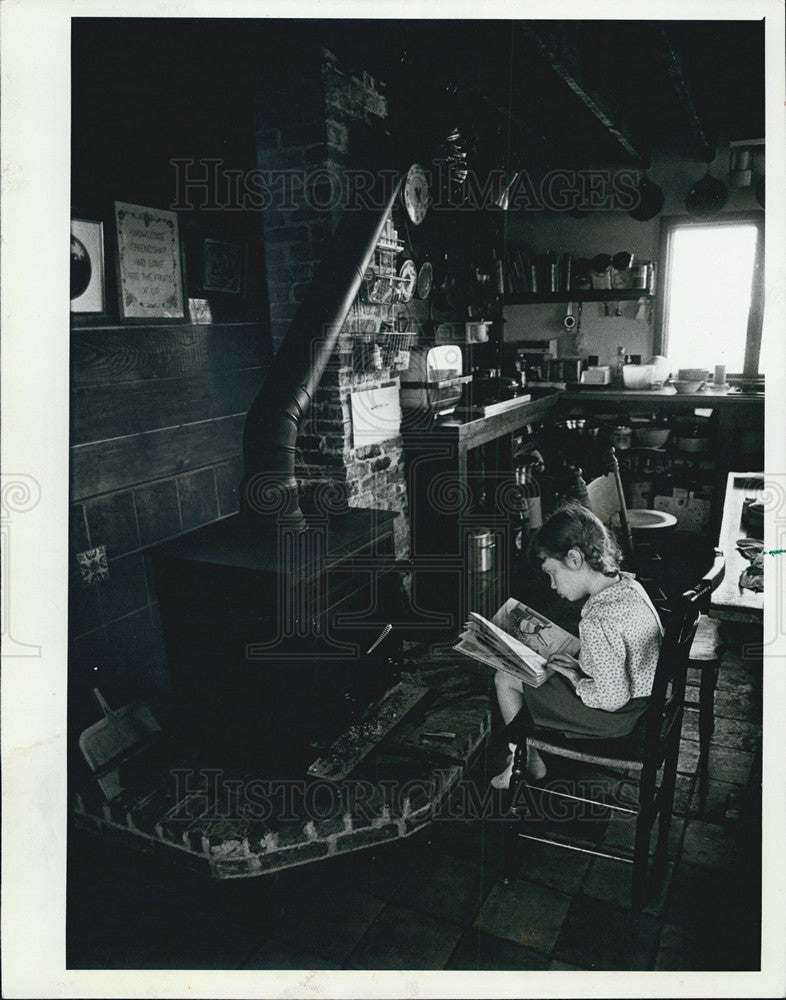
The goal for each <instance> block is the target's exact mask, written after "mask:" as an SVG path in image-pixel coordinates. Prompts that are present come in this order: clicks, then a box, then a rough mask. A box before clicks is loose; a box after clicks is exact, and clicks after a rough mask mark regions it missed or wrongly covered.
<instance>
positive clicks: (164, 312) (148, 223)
mask: <svg viewBox="0 0 786 1000" xmlns="http://www.w3.org/2000/svg"><path fill="white" fill-rule="evenodd" d="M114 208H115V237H116V246H117V260H116V267H117V288H118V303H119V312H120V319H121V320H122V321H124V322H131V323H145V322H150V321H151V320H155V321H156V322H177V321H178V320H180V321H183V320H185V319H186V315H187V314H186V300H185V291H184V290H185V265H184V262H183V249H182V245H181V242H180V229H179V226H178V218H177V213H175V212H171V211H169V210H168V209H160V208H149V207H146V206H144V205H133V204H131V203H129V202H125V201H116V202H115V203H114Z"/></svg>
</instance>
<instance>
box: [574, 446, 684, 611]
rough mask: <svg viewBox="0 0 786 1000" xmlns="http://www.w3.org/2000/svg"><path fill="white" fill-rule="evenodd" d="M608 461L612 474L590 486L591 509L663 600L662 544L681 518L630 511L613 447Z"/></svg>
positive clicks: (656, 595) (653, 511)
mask: <svg viewBox="0 0 786 1000" xmlns="http://www.w3.org/2000/svg"><path fill="white" fill-rule="evenodd" d="M607 459H608V461H607V466H608V472H607V473H606V474H605V475H602V476H598V477H597V478H596V479H593V480H591V481H590V482H589V483H588V484H587V496H588V497H589V507H590V510H591V511H592V513H593V514H595V515H596V516H597V517H598V518H599V519H600V520H601V521H602V522H603V523H604V524H605V525H607V526H608V527H610V528H611V529H612V531H613V532H614V534H615V535H616V536H617V539H618V541H619V544H620V547H621V549H622V554H623V555H624V557H625V562H626V563H627V565H628V566H630V567H632V568H633V570H634V571H635V572H636V574H637V575H638V576H640V577H641V578H642V579H641V582H642V584H643V585H644V586H645V587H646V588H647V589H648V590H649V591H650V594H651V596H652V597H653V599H656V598H663V597H665V593H664V592H663V587H662V583H663V581H662V576H663V572H662V560H661V557H660V554H659V553H658V542H659V539H660V537H661V536H662V535H663V534H664V533H665V532H670V531H672V530H673V529H674V527H675V525H676V524H677V518H676V517H675V516H674V515H673V514H669V513H667V512H666V511H662V510H649V509H645V508H640V507H632V508H629V507H628V506H627V504H626V503H625V490H624V488H623V485H622V477H621V476H620V466H619V462H618V461H617V454H616V452H615V450H614V448H613V447H609V449H608V452H607Z"/></svg>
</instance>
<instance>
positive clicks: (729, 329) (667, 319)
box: [658, 213, 764, 377]
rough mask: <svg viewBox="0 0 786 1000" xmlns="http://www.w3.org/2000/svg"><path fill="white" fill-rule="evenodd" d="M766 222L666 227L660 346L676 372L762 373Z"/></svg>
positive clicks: (683, 222)
mask: <svg viewBox="0 0 786 1000" xmlns="http://www.w3.org/2000/svg"><path fill="white" fill-rule="evenodd" d="M763 230H764V217H763V215H762V214H753V213H751V214H750V215H744V216H741V215H728V216H724V217H723V218H722V219H713V220H711V221H707V222H694V221H691V220H689V219H685V218H680V219H668V220H664V222H663V229H662V235H663V243H662V247H663V251H664V252H663V253H662V255H661V259H662V260H663V261H664V262H665V274H664V279H665V280H664V282H663V301H662V316H663V322H662V325H661V330H662V333H661V342H660V345H659V347H658V351H659V353H661V354H665V355H666V357H668V359H669V362H670V365H671V369H672V371H673V372H676V371H677V370H678V369H679V368H708V369H709V370H710V371H712V369H713V368H714V366H715V365H725V366H726V370H727V373H728V374H731V375H743V374H744V375H745V376H747V377H753V376H755V375H757V374H758V373H759V354H760V346H761V323H762V308H763V302H762V300H763V294H764V291H763V285H764V283H763V251H764V232H763Z"/></svg>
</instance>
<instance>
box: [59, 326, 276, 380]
mask: <svg viewBox="0 0 786 1000" xmlns="http://www.w3.org/2000/svg"><path fill="white" fill-rule="evenodd" d="M271 357H272V348H271V346H270V338H269V335H268V334H266V333H265V331H264V328H263V327H262V326H261V325H260V324H246V323H243V324H238V325H233V326H207V325H205V326H190V325H183V326H176V327H144V328H138V327H137V328H131V327H112V328H108V327H104V328H92V329H74V330H72V331H71V372H72V376H71V377H72V385H73V386H74V387H75V388H80V387H82V386H90V385H107V384H109V383H117V382H138V381H143V380H145V379H154V378H173V377H176V376H180V375H194V374H197V373H198V372H220V371H232V370H233V369H242V368H251V367H254V366H256V365H260V364H263V363H265V362H267V361H269V360H270V358H271Z"/></svg>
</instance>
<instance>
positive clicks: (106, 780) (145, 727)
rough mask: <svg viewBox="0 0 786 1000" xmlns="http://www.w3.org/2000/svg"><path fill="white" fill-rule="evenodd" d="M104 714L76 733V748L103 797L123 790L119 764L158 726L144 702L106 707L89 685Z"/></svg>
mask: <svg viewBox="0 0 786 1000" xmlns="http://www.w3.org/2000/svg"><path fill="white" fill-rule="evenodd" d="M93 694H94V695H95V698H96V701H97V702H98V704H99V706H100V707H101V709H102V710H103V712H104V718H103V719H100V720H99V721H98V722H95V723H94V724H93V725H92V726H89V727H88V728H87V729H85V731H84V732H83V733H82V735H81V736H80V737H79V749H80V750H81V751H82V756H83V757H84V758H85V761H86V762H87V765H88V767H89V768H90V770H91V771H92V772H93V776H94V777H95V779H96V781H97V782H98V784H99V785H100V786H101V790H102V791H103V793H104V795H105V796H106V797H107V799H113V798H115V796H117V795H119V794H120V792H122V790H123V784H122V782H121V780H120V767H121V765H123V764H125V763H127V762H128V761H129V760H131V759H132V758H133V757H135V756H137V754H139V753H141V752H142V751H143V750H145V749H146V748H147V747H149V746H150V745H151V742H152V740H153V739H154V737H155V736H156V734H158V733H160V732H161V726H159V724H158V722H157V721H156V718H155V716H154V715H153V713H152V712H151V711H150V708H149V707H148V705H146V704H145V702H143V701H141V700H139V699H137V700H136V701H132V702H131V703H130V704H129V705H124V706H123V707H122V708H118V709H117V711H115V710H114V709H112V708H110V707H109V705H108V704H107V702H106V700H105V699H104V696H103V695H102V694H101V692H100V691H99V690H98V688H93Z"/></svg>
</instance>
